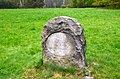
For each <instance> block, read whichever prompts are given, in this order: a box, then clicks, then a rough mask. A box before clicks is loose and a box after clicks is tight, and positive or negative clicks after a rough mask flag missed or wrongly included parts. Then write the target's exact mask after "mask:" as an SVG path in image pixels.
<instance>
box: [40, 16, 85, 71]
mask: <svg viewBox="0 0 120 79" xmlns="http://www.w3.org/2000/svg"><path fill="white" fill-rule="evenodd" d="M85 52H86V40H85V37H84V34H83V28H82V26H81V24H80V23H78V22H77V21H76V19H74V18H70V17H66V16H60V17H56V18H53V19H51V20H49V21H48V23H47V24H46V25H45V27H44V30H43V32H42V58H43V63H44V64H54V65H57V66H62V67H64V68H71V67H74V68H76V69H81V68H84V67H85V66H86V57H85Z"/></svg>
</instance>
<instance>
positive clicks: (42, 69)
mask: <svg viewBox="0 0 120 79" xmlns="http://www.w3.org/2000/svg"><path fill="white" fill-rule="evenodd" d="M56 16H69V17H73V18H76V19H77V20H78V21H79V22H80V23H81V24H82V25H83V27H84V33H85V36H86V39H87V52H86V56H87V64H88V66H90V68H89V71H90V73H88V74H85V75H90V76H94V77H95V78H96V79H120V10H111V9H95V8H81V9H69V8H68V9H1V10H0V79H25V78H26V79H32V78H33V77H34V78H36V79H52V78H60V79H61V78H62V79H75V78H76V79H80V78H81V77H83V75H81V74H80V73H79V72H75V73H72V72H73V71H72V70H70V71H69V72H66V71H65V70H62V69H55V67H50V66H41V57H42V56H41V53H42V48H41V40H42V39H41V32H42V29H43V27H44V25H45V24H46V23H47V21H48V20H49V19H51V18H53V17H56ZM85 75H84V76H85Z"/></svg>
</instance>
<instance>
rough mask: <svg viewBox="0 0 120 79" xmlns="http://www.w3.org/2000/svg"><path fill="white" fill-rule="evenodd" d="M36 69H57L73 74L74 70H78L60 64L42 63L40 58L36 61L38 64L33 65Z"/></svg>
mask: <svg viewBox="0 0 120 79" xmlns="http://www.w3.org/2000/svg"><path fill="white" fill-rule="evenodd" d="M34 67H35V68H36V69H40V70H44V69H46V70H51V71H58V72H62V73H70V74H75V73H76V72H78V70H77V69H75V68H64V67H60V66H56V65H54V64H50V65H48V64H43V61H42V59H41V60H40V61H39V62H38V64H37V65H36V66H34Z"/></svg>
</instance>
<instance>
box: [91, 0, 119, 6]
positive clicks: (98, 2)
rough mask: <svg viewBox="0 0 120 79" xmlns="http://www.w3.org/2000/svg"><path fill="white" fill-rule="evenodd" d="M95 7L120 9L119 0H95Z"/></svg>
mask: <svg viewBox="0 0 120 79" xmlns="http://www.w3.org/2000/svg"><path fill="white" fill-rule="evenodd" d="M92 5H93V6H99V7H108V8H120V1H119V0H95V2H94V3H93V4H92Z"/></svg>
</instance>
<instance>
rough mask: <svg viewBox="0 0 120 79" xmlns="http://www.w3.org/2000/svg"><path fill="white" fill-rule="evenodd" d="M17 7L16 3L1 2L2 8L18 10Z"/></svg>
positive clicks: (0, 6)
mask: <svg viewBox="0 0 120 79" xmlns="http://www.w3.org/2000/svg"><path fill="white" fill-rule="evenodd" d="M16 7H17V5H16V3H14V2H11V1H6V0H0V8H16Z"/></svg>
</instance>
